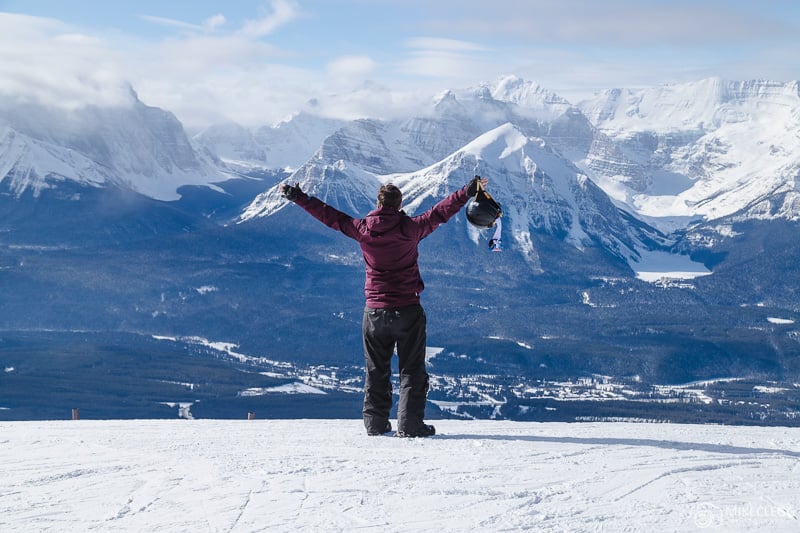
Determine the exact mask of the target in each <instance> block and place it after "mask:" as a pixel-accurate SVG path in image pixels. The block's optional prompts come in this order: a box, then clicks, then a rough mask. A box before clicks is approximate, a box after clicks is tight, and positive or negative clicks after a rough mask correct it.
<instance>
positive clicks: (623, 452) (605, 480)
mask: <svg viewBox="0 0 800 533" xmlns="http://www.w3.org/2000/svg"><path fill="white" fill-rule="evenodd" d="M434 423H435V424H436V427H437V432H438V433H439V434H438V435H436V436H435V437H432V438H428V439H399V438H394V437H389V436H381V437H367V436H366V434H365V433H364V429H363V427H362V426H361V422H360V420H281V421H275V420H241V421H230V420H229V421H216V420H157V421H153V420H148V421H138V420H129V421H90V420H80V421H61V422H53V421H50V422H4V423H0V465H2V466H0V531H3V532H8V531H25V532H31V531H161V532H164V531H236V532H248V531H381V532H383V531H414V532H417V531H430V532H442V531H527V530H530V531H726V532H728V531H748V532H749V531H770V532H778V531H793V532H794V531H798V530H800V429H797V428H792V429H789V428H756V427H726V426H710V425H709V426H704V425H691V426H690V425H673V424H647V423H622V422H619V423H585V424H562V423H520V422H506V421H455V420H441V421H434Z"/></svg>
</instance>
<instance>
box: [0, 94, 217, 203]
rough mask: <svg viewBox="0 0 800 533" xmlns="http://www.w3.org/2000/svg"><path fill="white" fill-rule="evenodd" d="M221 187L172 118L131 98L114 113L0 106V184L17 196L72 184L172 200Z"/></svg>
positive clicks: (209, 164) (108, 109)
mask: <svg viewBox="0 0 800 533" xmlns="http://www.w3.org/2000/svg"><path fill="white" fill-rule="evenodd" d="M224 179H226V176H225V175H224V174H223V173H221V172H220V171H219V170H218V168H217V167H216V166H215V165H214V164H213V162H212V159H211V158H208V157H205V156H203V155H200V154H198V153H197V152H195V150H194V149H193V147H192V145H191V143H190V142H189V139H188V138H187V136H186V134H185V133H184V131H183V127H182V125H181V124H180V122H178V120H177V119H176V118H175V116H174V115H173V114H172V113H169V112H167V111H164V110H162V109H158V108H155V107H149V106H146V105H144V104H143V103H142V102H140V101H139V100H138V98H136V96H135V94H133V93H132V94H131V99H130V102H129V103H128V105H125V106H117V107H92V106H90V107H82V108H78V109H73V110H63V109H54V108H46V107H42V106H38V105H33V104H19V103H12V102H2V103H1V104H0V180H1V181H6V180H7V183H6V185H7V186H8V187H9V189H10V190H12V191H14V193H15V194H17V195H19V194H22V193H23V192H24V191H26V190H31V191H33V192H34V194H38V192H40V191H41V190H42V189H43V188H47V187H50V186H52V185H53V184H54V183H57V182H58V181H62V180H71V181H77V182H79V183H81V184H85V185H91V186H100V185H103V184H108V183H111V184H117V185H122V186H125V187H128V188H130V189H133V190H134V191H136V192H140V193H142V194H144V195H146V196H150V197H153V198H156V199H162V200H173V199H177V198H178V197H179V195H178V193H177V192H176V190H177V188H178V187H180V186H182V185H207V184H211V183H213V182H219V181H223V180H224Z"/></svg>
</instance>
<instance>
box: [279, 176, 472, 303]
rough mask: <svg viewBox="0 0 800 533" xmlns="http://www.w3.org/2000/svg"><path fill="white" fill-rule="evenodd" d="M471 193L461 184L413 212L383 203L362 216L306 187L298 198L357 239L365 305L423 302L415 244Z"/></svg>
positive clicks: (313, 212) (328, 223)
mask: <svg viewBox="0 0 800 533" xmlns="http://www.w3.org/2000/svg"><path fill="white" fill-rule="evenodd" d="M468 199H469V197H468V196H467V188H466V187H463V188H461V189H459V190H457V191H455V192H454V193H452V194H450V195H449V196H448V197H447V198H445V199H444V200H442V201H440V202H439V203H437V204H436V205H435V206H433V207H432V208H430V209H429V210H427V211H425V212H424V213H422V214H421V215H417V216H414V217H410V216H408V215H406V214H405V212H403V211H402V210H398V209H395V208H393V207H381V208H378V209H376V210H374V211H372V212H370V213H369V214H367V216H366V217H364V218H353V217H351V216H350V215H347V214H346V213H342V212H341V211H339V210H337V209H335V208H333V207H331V206H329V205H328V204H326V203H325V202H323V201H321V200H319V199H317V198H314V197H313V196H308V195H306V194H305V193H301V194H300V196H299V197H298V198H297V199H296V200H295V203H296V204H297V205H299V206H300V207H302V208H303V209H305V210H306V211H308V213H309V214H311V216H313V217H314V218H316V219H317V220H319V221H320V222H322V223H323V224H325V225H326V226H328V227H330V228H333V229H335V230H338V231H341V232H342V233H344V234H345V235H347V236H348V237H350V238H351V239H355V240H356V241H358V243H359V244H360V245H361V252H362V253H363V254H364V263H365V264H366V269H367V278H366V282H365V284H364V294H365V295H366V297H367V307H371V308H374V309H380V308H387V307H404V306H407V305H413V304H418V303H419V294H420V293H421V292H422V289H423V288H424V287H425V284H424V283H423V282H422V278H421V277H420V275H419V266H418V265H417V257H418V256H419V252H418V251H417V245H418V244H419V241H421V240H422V239H424V238H425V237H427V236H428V235H430V234H431V233H433V230H435V229H436V228H438V227H439V226H440V225H441V224H444V223H445V222H447V221H448V220H450V218H451V217H453V215H455V214H456V213H458V212H459V211H460V210H461V208H462V207H464V204H466V203H467V200H468Z"/></svg>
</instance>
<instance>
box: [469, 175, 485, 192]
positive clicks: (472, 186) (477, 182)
mask: <svg viewBox="0 0 800 533" xmlns="http://www.w3.org/2000/svg"><path fill="white" fill-rule="evenodd" d="M481 186H482V185H481V177H480V176H475V177H474V178H472V180H471V181H470V182H469V183H467V196H475V195H476V194H478V190H479V187H481Z"/></svg>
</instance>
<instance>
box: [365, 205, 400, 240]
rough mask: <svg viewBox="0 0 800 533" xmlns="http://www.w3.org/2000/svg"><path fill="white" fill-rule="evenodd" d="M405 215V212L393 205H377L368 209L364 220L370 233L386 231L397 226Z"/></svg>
mask: <svg viewBox="0 0 800 533" xmlns="http://www.w3.org/2000/svg"><path fill="white" fill-rule="evenodd" d="M404 216H406V214H405V212H403V211H402V210H400V209H397V208H395V207H379V208H378V209H375V210H374V211H370V212H369V214H367V216H366V217H364V221H365V222H366V224H367V229H369V231H370V232H371V233H378V234H380V233H386V232H387V231H389V230H392V229H394V228H396V227H397V225H398V224H400V222H401V221H402V219H403V217H404Z"/></svg>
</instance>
